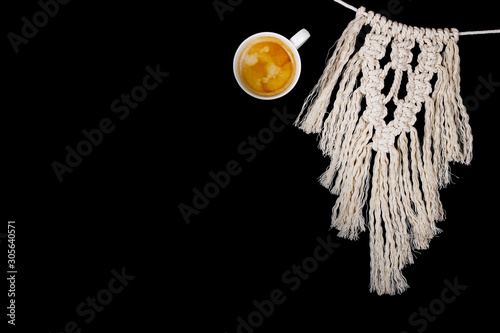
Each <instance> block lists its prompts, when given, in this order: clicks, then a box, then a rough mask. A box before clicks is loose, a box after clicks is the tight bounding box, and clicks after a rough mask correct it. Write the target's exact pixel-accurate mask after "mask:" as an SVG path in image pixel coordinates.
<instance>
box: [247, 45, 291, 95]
mask: <svg viewBox="0 0 500 333" xmlns="http://www.w3.org/2000/svg"><path fill="white" fill-rule="evenodd" d="M295 75H296V62H295V57H294V55H293V52H292V51H291V50H290V48H289V47H288V46H287V45H286V44H285V43H283V42H282V41H281V40H279V39H278V38H275V37H260V38H257V39H255V40H253V41H251V42H250V43H249V44H248V45H246V47H245V48H244V49H243V50H242V51H241V53H240V55H239V58H238V76H239V78H240V80H241V82H242V83H243V84H244V85H245V87H246V88H247V89H248V90H249V91H251V92H253V93H254V94H256V95H259V96H264V97H270V96H275V95H278V94H280V93H282V92H283V91H285V90H286V89H287V88H288V87H289V86H290V85H291V84H292V82H293V80H294V78H295Z"/></svg>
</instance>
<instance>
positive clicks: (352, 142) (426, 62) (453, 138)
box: [295, 7, 472, 295]
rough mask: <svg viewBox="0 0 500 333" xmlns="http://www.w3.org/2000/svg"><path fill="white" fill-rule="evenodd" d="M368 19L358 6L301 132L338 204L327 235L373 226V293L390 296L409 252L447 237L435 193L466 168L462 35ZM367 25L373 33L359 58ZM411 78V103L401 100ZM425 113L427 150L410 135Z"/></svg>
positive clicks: (401, 283)
mask: <svg viewBox="0 0 500 333" xmlns="http://www.w3.org/2000/svg"><path fill="white" fill-rule="evenodd" d="M366 14H368V15H365V12H364V8H363V7H361V8H360V9H359V10H358V12H357V14H356V18H355V19H354V20H353V21H351V22H350V23H349V25H348V27H347V28H346V29H345V30H344V32H343V34H342V37H341V38H340V39H339V41H338V42H337V45H336V48H335V51H334V52H333V55H332V56H331V58H330V59H329V61H328V62H327V65H326V68H325V70H324V72H323V74H322V75H321V77H320V79H319V82H318V83H317V84H316V85H315V87H314V88H313V90H312V91H311V93H310V94H309V96H307V98H306V100H305V102H304V105H303V107H302V110H301V112H300V115H299V117H298V118H297V120H296V121H295V125H296V126H298V127H299V128H301V129H302V130H303V131H304V132H306V133H320V141H319V148H320V149H321V150H322V152H323V154H324V155H326V156H329V157H330V165H329V166H328V169H327V170H326V171H325V172H324V173H323V174H322V175H321V176H320V177H319V182H320V184H321V185H323V186H325V187H326V188H328V189H329V190H330V191H331V192H332V193H334V194H336V195H338V198H337V201H336V203H335V205H334V207H333V209H332V222H331V227H332V228H336V229H337V230H339V233H338V236H339V237H343V238H348V239H352V240H356V239H358V237H359V233H360V232H362V231H365V229H366V225H367V226H368V229H369V234H370V258H371V271H370V291H372V292H377V293H378V294H379V295H380V294H390V295H393V294H395V293H402V292H403V291H405V290H406V289H407V288H408V283H407V281H406V279H405V277H404V276H403V274H402V269H403V268H404V267H405V266H406V265H407V264H412V263H413V250H422V249H427V248H428V247H429V243H430V240H431V239H432V238H433V237H434V236H436V235H437V234H438V233H440V232H441V230H440V229H439V228H437V227H436V222H437V221H441V220H444V218H445V213H444V210H443V207H442V204H441V201H440V198H439V191H438V190H439V189H440V188H443V187H445V186H446V185H447V184H448V183H450V182H451V173H450V167H449V163H450V162H461V163H465V164H469V163H470V161H471V159H472V134H471V128H470V126H469V118H468V115H467V112H466V109H465V107H464V105H463V101H462V99H461V97H460V63H459V55H458V45H457V40H458V31H456V29H452V31H449V30H448V29H445V30H441V29H439V30H434V29H421V28H414V27H408V26H405V25H402V24H399V23H397V22H392V21H390V20H387V19H386V18H385V17H383V16H380V15H379V14H374V13H373V12H368V13H366ZM366 24H369V25H371V27H372V31H370V33H368V34H367V36H366V38H365V44H364V45H363V47H362V48H361V49H360V50H359V51H358V52H357V53H355V54H354V55H353V53H354V48H355V42H356V38H357V36H358V34H359V32H360V30H361V28H362V27H363V26H364V25H366ZM391 41H392V44H391V46H392V52H391V62H390V63H389V64H387V65H385V66H384V67H383V68H382V67H381V66H380V59H381V58H382V57H383V56H384V54H385V51H386V47H387V46H388V44H389V43H390V42H391ZM416 42H418V44H419V47H420V49H421V53H420V54H419V56H418V65H417V66H416V67H415V68H414V69H413V70H412V68H411V65H410V63H411V61H412V53H411V48H413V47H414V45H415V44H416ZM443 47H444V50H443ZM391 69H392V70H394V82H393V85H392V86H391V89H390V90H389V92H388V94H387V96H384V95H383V94H382V93H381V90H382V88H383V86H384V79H385V76H386V75H387V72H388V71H389V70H391ZM405 71H406V72H407V75H408V84H407V86H406V90H407V96H406V97H405V98H404V99H398V90H399V88H400V85H401V82H402V77H403V73H404V72H405ZM360 74H361V85H360V86H357V85H356V82H357V80H358V77H359V76H360ZM433 75H437V80H436V83H435V84H434V89H433V87H432V85H431V83H430V80H431V79H432V77H433ZM339 79H340V82H339V84H338V91H337V93H336V98H335V101H334V103H333V107H332V109H331V111H330V112H329V113H328V115H327V108H328V105H329V104H330V98H331V95H332V91H333V89H334V87H335V86H336V85H337V82H338V81H339ZM363 99H365V100H366V109H365V110H361V106H362V101H363ZM391 99H392V100H393V101H394V103H395V105H396V111H395V113H394V120H393V121H391V122H389V124H386V123H385V121H384V117H385V116H386V115H387V108H386V107H385V104H386V103H387V102H388V101H389V100H391ZM421 108H425V125H424V135H423V143H420V140H419V135H418V132H417V130H416V129H415V127H413V124H414V123H415V121H416V113H417V112H418V111H419V110H420V109H421ZM325 116H326V119H325ZM373 151H375V152H376V153H375V154H373ZM372 164H373V166H372ZM367 201H368V209H367V211H365V209H364V207H365V205H366V203H367ZM365 215H366V219H367V221H365Z"/></svg>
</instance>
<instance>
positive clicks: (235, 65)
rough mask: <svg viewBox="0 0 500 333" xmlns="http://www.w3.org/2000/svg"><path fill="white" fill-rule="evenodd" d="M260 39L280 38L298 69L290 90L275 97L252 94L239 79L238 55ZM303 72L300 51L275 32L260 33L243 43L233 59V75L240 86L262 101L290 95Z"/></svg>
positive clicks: (287, 89)
mask: <svg viewBox="0 0 500 333" xmlns="http://www.w3.org/2000/svg"><path fill="white" fill-rule="evenodd" d="M259 37H275V38H278V39H279V40H281V41H282V42H283V43H285V44H286V45H287V46H288V48H289V49H290V50H291V51H292V52H293V56H294V57H295V66H296V69H295V77H294V78H293V81H292V83H290V85H289V86H288V88H286V89H285V90H283V91H282V92H281V93H279V94H277V95H274V96H260V95H257V94H255V93H253V92H251V91H250V90H248V89H247V88H246V87H245V86H244V85H243V83H242V82H241V80H240V78H239V77H238V55H239V54H240V52H241V51H242V50H243V48H244V47H245V46H246V45H247V44H248V43H249V42H251V41H252V40H254V39H257V38H259ZM301 70H302V61H301V59H300V54H299V51H298V50H297V48H296V47H295V46H294V45H293V44H292V42H291V41H290V40H289V39H288V38H286V37H285V36H283V35H280V34H277V33H275V32H259V33H256V34H253V35H251V36H249V37H248V38H246V39H245V40H244V41H243V42H241V44H240V45H239V46H238V49H237V50H236V52H235V54H234V58H233V74H234V77H235V79H236V82H238V85H239V86H240V87H241V89H243V91H244V92H246V93H247V94H249V95H250V96H252V97H255V98H258V99H262V100H272V99H277V98H280V97H283V96H285V95H286V94H288V93H289V92H290V91H291V90H292V89H293V88H294V87H295V85H296V84H297V82H298V80H299V76H300V72H301Z"/></svg>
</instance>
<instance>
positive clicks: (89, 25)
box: [0, 0, 500, 333]
mask: <svg viewBox="0 0 500 333" xmlns="http://www.w3.org/2000/svg"><path fill="white" fill-rule="evenodd" d="M350 3H351V4H352V5H353V6H355V7H359V6H361V5H364V6H365V7H367V8H368V9H369V10H374V11H381V10H387V9H388V3H390V1H369V2H368V1H358V0H351V1H350ZM233 4H237V5H235V6H232V8H233V10H232V11H226V12H224V14H223V18H224V19H223V20H221V19H220V17H219V16H218V14H217V12H216V10H215V9H214V7H213V3H212V1H210V0H208V1H196V2H195V1H184V2H181V1H176V2H175V1H174V2H166V1H165V2H160V1H157V2H155V1H129V2H125V1H121V2H118V1H116V2H111V1H109V2H106V4H104V3H103V2H101V1H71V2H70V3H68V4H66V5H61V6H60V8H59V12H58V13H57V15H55V17H53V18H50V19H49V21H48V24H47V25H46V26H44V27H42V28H40V29H39V32H38V34H37V35H36V36H35V37H33V38H32V39H30V40H29V42H28V43H27V44H25V45H24V44H23V45H21V46H20V47H19V49H20V50H19V53H18V54H15V53H14V51H13V48H12V46H11V44H10V42H9V40H8V38H7V37H5V38H4V43H3V52H2V53H3V54H4V55H5V57H4V62H3V64H4V67H5V71H3V72H4V73H6V74H5V75H2V76H3V79H4V86H3V95H4V97H3V100H4V101H6V103H5V104H3V105H4V106H3V107H2V111H3V112H2V114H3V116H4V117H5V118H4V121H3V122H2V124H3V126H2V127H3V129H4V131H3V132H4V133H3V135H4V137H5V139H4V147H5V148H4V149H5V151H6V154H4V155H3V163H2V164H3V166H4V170H5V171H4V180H5V181H6V186H3V198H4V200H3V203H4V204H3V209H2V212H3V214H2V216H3V222H2V223H3V227H2V229H0V231H1V232H6V229H7V221H8V220H9V219H10V220H15V221H16V226H17V229H16V231H17V233H16V263H17V269H18V274H17V280H16V291H17V293H16V304H17V309H16V310H17V313H16V314H17V317H16V324H17V325H16V327H15V329H14V330H17V331H19V332H24V331H26V330H27V329H28V328H30V329H36V331H38V332H61V331H64V327H65V325H66V323H67V322H70V321H75V322H76V323H77V324H78V325H79V328H80V329H81V331H82V332H101V331H102V332H104V331H112V332H121V331H127V330H132V328H134V329H137V330H138V331H141V332H142V331H144V332H146V331H169V330H175V331H178V332H228V333H231V332H236V331H237V326H238V322H237V317H238V316H241V317H243V318H247V316H248V315H249V313H251V312H252V311H255V307H254V305H253V304H252V302H253V301H254V300H257V301H263V300H265V299H269V297H270V296H269V295H270V293H271V291H273V290H275V289H280V290H282V291H283V292H284V293H285V296H286V301H285V302H284V303H283V304H281V305H279V306H276V308H275V310H274V313H273V314H272V315H271V316H270V317H269V318H266V319H265V320H264V322H263V323H262V325H260V327H258V328H255V329H254V331H255V332H286V331H293V330H296V331H306V332H362V331H364V330H366V329H370V330H373V331H384V332H401V331H408V332H416V331H417V329H419V328H424V327H423V326H421V325H418V326H412V325H411V324H410V323H409V321H408V319H409V317H410V315H411V314H412V313H414V312H418V311H419V308H420V307H428V306H429V303H431V302H432V301H433V300H435V299H437V298H440V295H441V291H442V290H443V289H444V288H445V284H444V282H443V281H444V280H445V279H448V280H449V281H453V280H454V279H457V280H458V282H459V283H460V284H462V285H466V286H467V289H466V290H465V291H463V292H462V294H461V295H460V296H459V297H457V299H456V300H455V301H454V302H453V303H451V304H447V305H446V308H445V309H444V312H443V313H442V314H440V315H438V316H437V318H436V319H435V320H434V321H433V322H428V326H427V327H425V331H426V332H451V331H464V330H465V326H466V325H472V326H474V327H476V329H477V330H480V329H485V328H486V327H488V326H489V325H491V324H492V323H493V324H494V323H496V318H495V317H494V314H495V313H496V310H495V308H494V307H493V305H491V304H492V303H491V302H492V301H493V304H494V303H495V302H496V300H498V285H497V282H496V280H497V274H496V269H495V268H496V266H497V263H498V247H497V241H498V231H499V227H498V224H497V222H498V217H497V214H496V209H497V206H498V200H497V199H498V194H497V193H498V192H497V188H498V178H497V168H498V167H497V160H498V148H497V142H498V140H497V137H498V126H497V122H498V121H499V116H498V112H497V111H498V103H499V100H500V93H499V92H498V90H500V88H499V87H496V88H495V89H496V91H494V92H492V93H491V95H490V96H489V98H487V99H486V100H483V101H480V103H479V104H478V107H476V108H473V110H472V109H470V110H469V111H470V112H469V114H470V123H471V126H472V130H473V135H474V158H473V161H472V164H471V165H470V166H463V165H459V164H455V165H453V166H452V173H453V174H454V175H455V176H456V177H455V178H454V180H453V182H454V184H450V185H449V187H448V188H447V189H444V190H442V191H441V199H442V202H443V204H444V207H445V209H446V211H447V220H446V221H445V222H440V224H439V225H438V226H439V227H440V228H441V229H442V230H443V233H441V234H440V235H439V237H437V238H435V239H434V240H433V241H432V242H431V246H430V249H428V250H425V251H422V252H421V253H418V254H417V255H416V263H415V264H413V265H411V266H409V267H407V268H406V269H405V270H404V272H403V273H404V275H405V276H406V278H407V279H408V282H409V284H410V286H411V288H410V289H409V290H408V291H406V292H405V293H404V294H403V295H399V296H377V295H376V294H372V293H370V292H369V269H370V263H369V248H368V235H367V233H366V232H365V233H363V234H362V235H361V237H360V239H359V240H358V241H357V242H352V241H349V240H345V239H340V238H338V237H337V236H336V232H335V231H334V230H332V231H331V232H329V225H330V214H331V208H332V207H333V205H334V203H335V199H336V197H335V196H334V195H332V194H330V193H329V192H328V191H327V190H326V189H324V188H323V187H321V186H320V185H319V184H318V183H317V180H316V179H317V177H318V176H319V175H321V173H322V172H323V171H324V170H325V169H326V167H327V166H328V162H329V161H328V159H326V158H324V157H323V156H322V153H321V151H320V150H319V149H317V138H316V137H315V136H314V135H307V134H305V133H303V132H302V131H300V130H298V129H297V128H295V127H293V126H292V125H291V124H289V125H287V126H286V128H285V129H284V130H283V131H282V132H279V133H276V134H275V136H274V138H273V140H272V141H271V142H270V143H268V144H266V145H265V149H263V150H262V151H259V152H258V153H257V155H256V156H255V158H254V159H253V160H251V161H250V162H248V161H246V157H248V156H247V155H242V154H241V153H240V152H239V151H238V147H239V145H240V144H242V143H243V142H244V141H246V140H248V137H249V136H255V135H257V134H258V133H259V132H260V131H261V130H262V129H264V128H268V127H269V122H270V121H271V119H272V118H273V117H274V116H275V114H274V113H273V111H272V110H273V109H274V108H276V109H277V110H283V109H284V108H286V110H287V112H288V113H291V114H298V113H299V111H300V107H301V106H302V102H303V100H304V98H305V97H306V96H307V94H308V93H309V91H310V90H311V89H312V87H313V86H314V84H315V83H316V82H317V80H318V78H319V76H320V75H321V73H322V71H323V69H324V65H325V59H326V58H327V54H328V51H329V49H330V47H331V46H332V45H333V44H334V43H335V41H336V40H337V39H338V38H339V37H340V35H341V33H342V31H343V30H344V28H345V27H346V26H347V24H348V22H349V21H350V20H352V19H353V18H354V12H352V11H350V10H348V9H346V8H344V7H342V6H340V5H338V4H336V3H334V2H333V1H326V0H325V1H307V2H306V1H294V2H291V1H263V0H253V1H250V0H245V1H242V2H241V3H239V4H238V1H233ZM464 4H465V3H464V2H462V3H460V4H458V3H457V2H456V1H440V2H437V1H416V0H413V1H410V0H401V1H400V6H401V7H402V10H401V12H399V13H398V14H394V15H392V17H391V18H392V19H393V20H397V21H400V22H403V23H406V24H409V25H416V26H425V27H433V28H444V27H456V28H458V29H459V30H462V31H467V30H482V29H498V28H499V26H500V22H498V18H497V10H496V9H495V8H494V3H493V2H491V1H475V2H473V3H467V5H464ZM39 10H40V7H39V5H38V4H37V2H36V1H34V0H31V1H17V2H15V4H13V3H10V2H9V3H8V4H7V3H6V4H4V9H3V10H2V16H3V19H2V22H4V24H5V25H4V27H3V28H4V36H7V34H8V33H9V32H15V33H17V34H20V30H21V27H22V24H23V22H22V21H21V18H22V17H23V16H26V17H28V18H29V19H30V20H31V17H32V15H33V14H34V13H36V12H37V11H39ZM301 28H306V29H307V30H308V31H309V32H310V33H311V38H310V39H309V40H308V41H307V42H306V43H305V44H304V45H303V46H302V47H301V49H300V55H301V59H302V75H301V77H300V80H299V82H298V84H297V85H296V87H295V88H294V89H293V91H292V92H291V93H289V94H288V95H286V96H285V97H283V98H280V99H277V100H272V101H261V100H257V99H253V98H252V97H250V96H248V95H246V94H245V93H244V92H243V91H242V90H241V89H240V88H239V86H238V85H237V84H236V81H235V80H234V75H233V72H232V60H233V55H234V52H235V50H236V48H237V47H238V45H239V44H240V43H241V42H242V41H243V40H244V39H245V38H247V37H248V36H250V35H252V34H254V33H257V32H262V31H273V32H277V33H280V34H282V35H284V36H287V37H291V36H292V35H293V34H294V33H295V32H297V31H298V30H300V29H301ZM498 43H499V36H498V35H486V36H463V37H461V38H460V41H459V47H460V57H461V78H462V84H461V88H462V97H464V98H466V97H468V96H471V97H472V98H473V97H474V96H475V94H476V89H477V87H478V86H479V85H480V81H479V80H478V77H480V76H482V77H483V78H488V76H491V77H492V79H493V80H494V81H500V71H499V67H498V63H497V61H498V49H497V48H496V46H497V45H498ZM157 64H159V66H160V68H161V70H162V71H164V72H169V73H170V74H169V76H168V77H167V78H166V79H165V80H164V81H163V82H162V83H161V84H160V85H159V86H158V87H157V88H156V89H155V90H153V91H150V92H149V93H148V96H147V98H146V99H145V100H144V101H143V102H141V103H140V104H139V106H138V107H137V108H136V109H134V110H132V111H131V113H130V115H129V117H127V118H126V119H124V120H120V119H119V118H118V117H117V115H116V114H114V113H113V112H112V111H111V108H110V105H111V103H112V102H113V101H114V100H115V99H117V98H119V97H120V95H121V94H122V93H125V94H128V93H130V91H131V90H132V88H134V87H135V86H137V85H139V84H141V83H142V79H143V77H144V75H146V73H147V72H146V70H145V68H146V66H150V67H152V68H155V67H156V66H157ZM480 89H481V90H480V92H481V93H485V92H486V91H487V90H485V89H484V88H480ZM419 116H421V115H420V114H419ZM103 118H110V119H111V120H112V121H113V124H114V125H115V126H116V127H115V130H114V131H113V132H112V133H110V134H106V135H105V136H104V139H103V142H102V143H101V144H100V145H99V146H98V147H94V149H93V151H92V153H91V154H90V155H89V156H87V157H84V158H83V161H82V162H81V164H80V165H78V166H77V167H75V168H74V170H73V172H72V173H66V174H65V175H64V180H63V181H62V182H59V181H58V179H57V177H56V175H55V173H54V171H53V169H52V167H51V163H53V162H54V161H58V162H62V163H64V159H65V155H66V150H65V147H66V145H69V146H71V147H75V146H76V145H77V143H78V142H79V141H81V140H82V139H84V137H83V136H82V133H81V131H82V130H83V129H87V130H90V129H92V128H96V127H97V125H98V124H99V121H100V120H101V119H103ZM232 160H236V161H238V163H239V165H240V168H241V173H240V174H238V175H237V176H234V177H232V178H231V180H230V184H229V185H228V186H227V187H226V188H224V189H221V190H220V191H219V194H218V195H217V196H216V197H215V198H213V199H210V203H209V204H208V206H207V207H206V208H205V209H202V210H200V212H199V214H198V215H192V216H190V223H189V224H186V222H185V220H184V219H183V217H182V215H181V213H180V211H179V205H180V204H182V203H184V204H186V205H190V206H192V200H193V196H194V194H193V189H194V188H197V189H200V190H202V189H203V187H204V186H205V185H206V184H207V183H209V182H210V181H211V178H210V176H209V174H210V172H219V171H221V170H224V169H225V168H226V164H227V163H228V162H229V161H232ZM4 184H5V183H4ZM328 235H331V237H332V241H334V242H336V243H338V244H339V247H338V248H337V249H336V250H335V252H334V253H333V254H332V255H331V256H330V257H329V258H328V260H327V261H325V262H320V263H319V266H318V268H317V269H316V270H315V271H314V272H312V273H311V274H310V276H309V278H308V279H306V280H303V281H302V283H301V285H300V287H299V288H298V289H297V290H296V291H291V290H290V284H286V283H284V281H283V279H282V275H283V274H284V273H285V272H286V271H287V270H289V269H290V268H291V267H292V265H299V264H301V263H302V261H303V260H304V258H307V257H310V256H312V254H313V251H314V249H315V247H316V246H317V244H318V243H317V240H316V239H317V237H321V238H322V239H324V240H326V239H327V236H328ZM1 248H2V252H3V253H4V254H3V255H2V257H4V258H5V260H4V259H2V262H4V261H5V262H6V261H7V247H6V243H5V242H2V246H1ZM2 267H3V268H2V273H4V272H5V271H6V270H7V269H6V265H3V264H2ZM122 268H125V270H126V272H127V274H129V275H133V276H135V279H134V280H132V281H131V282H130V284H129V285H128V286H127V287H126V288H125V289H124V290H123V292H121V293H120V294H118V295H115V296H114V297H113V300H112V302H111V303H110V304H108V305H106V306H105V308H104V310H103V311H102V312H100V313H98V314H97V316H96V317H95V319H94V320H92V321H91V322H90V323H85V322H84V320H83V319H84V318H83V317H81V316H79V315H78V314H77V313H76V312H75V309H76V307H77V306H78V305H79V304H80V303H82V302H84V301H85V300H86V298H87V297H95V296H96V294H97V293H98V292H99V291H100V290H102V289H103V288H106V287H107V285H108V282H109V281H110V279H111V278H112V274H111V270H112V269H116V270H117V271H121V269H122ZM4 286H5V291H0V294H2V295H3V296H2V299H3V301H2V302H3V303H2V304H4V305H5V306H6V304H7V302H8V299H7V296H6V293H7V289H8V286H7V285H6V284H4ZM5 306H2V308H4V309H5ZM3 311H6V310H3ZM1 317H2V318H3V319H2V321H3V322H6V321H7V317H6V316H5V315H4V314H2V316H1ZM6 326H7V325H6ZM8 329H11V330H12V329H13V328H12V327H10V326H8Z"/></svg>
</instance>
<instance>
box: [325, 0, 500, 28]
mask: <svg viewBox="0 0 500 333" xmlns="http://www.w3.org/2000/svg"><path fill="white" fill-rule="evenodd" d="M333 1H335V2H336V3H338V4H340V5H342V6H344V7H346V8H349V9H350V10H352V11H355V12H356V11H358V9H357V8H356V7H354V6H351V5H350V4H348V3H345V2H344V1H341V0H333ZM363 15H365V16H367V15H368V14H367V13H364V14H363ZM458 34H459V35H460V36H467V35H485V34H500V29H494V30H478V31H460V32H459V33H458Z"/></svg>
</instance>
